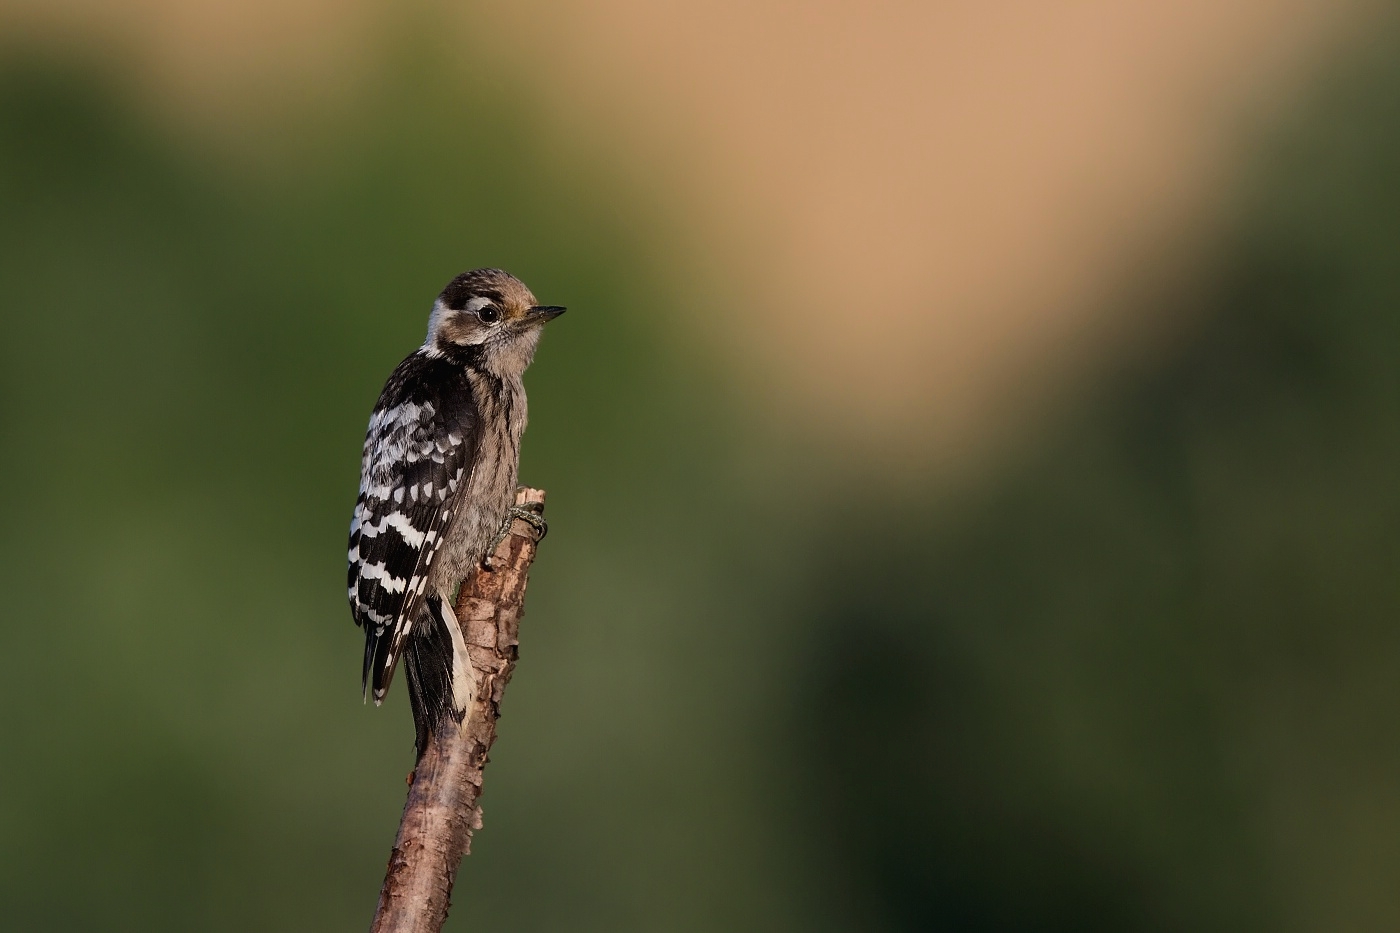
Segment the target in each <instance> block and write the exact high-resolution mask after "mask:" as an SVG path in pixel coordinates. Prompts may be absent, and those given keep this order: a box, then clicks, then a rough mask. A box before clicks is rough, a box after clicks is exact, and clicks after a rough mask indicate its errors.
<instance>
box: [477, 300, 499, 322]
mask: <svg viewBox="0 0 1400 933" xmlns="http://www.w3.org/2000/svg"><path fill="white" fill-rule="evenodd" d="M476 316H477V318H479V319H480V320H481V323H483V324H494V323H496V322H497V321H499V320H500V319H501V312H500V311H497V310H496V309H495V308H494V307H492V306H491V305H487V306H486V307H484V308H480V309H478V310H477V312H476Z"/></svg>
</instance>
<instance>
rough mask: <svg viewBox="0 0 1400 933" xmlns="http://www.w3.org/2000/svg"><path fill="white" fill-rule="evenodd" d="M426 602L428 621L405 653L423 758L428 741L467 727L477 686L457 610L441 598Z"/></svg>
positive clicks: (420, 751) (420, 754) (419, 626)
mask: <svg viewBox="0 0 1400 933" xmlns="http://www.w3.org/2000/svg"><path fill="white" fill-rule="evenodd" d="M424 602H425V603H426V607H427V612H426V613H425V614H424V615H425V618H424V619H423V620H422V621H421V622H420V624H418V625H416V626H414V634H413V637H412V638H410V639H409V642H408V645H407V647H406V648H405V650H404V668H405V670H406V672H407V674H408V699H409V703H410V705H411V706H412V707H413V724H414V726H415V727H416V729H417V743H416V745H417V749H418V755H419V756H420V757H421V756H422V754H423V749H424V748H426V747H427V742H428V736H429V735H431V734H432V733H433V732H435V731H436V730H437V729H438V727H439V726H440V725H441V724H442V723H444V722H446V721H451V722H454V723H460V722H461V721H462V718H463V717H464V716H465V715H466V712H467V707H468V706H469V705H470V703H471V701H472V699H473V698H474V694H475V686H476V672H475V671H474V670H473V668H472V666H471V659H470V658H469V657H468V656H467V645H466V641H465V639H464V638H463V636H462V628H461V626H460V625H459V624H458V622H457V617H456V615H454V614H453V612H452V607H451V606H449V605H448V604H447V603H445V602H443V600H442V599H441V598H440V597H438V596H429V597H427V599H426V600H425V601H424Z"/></svg>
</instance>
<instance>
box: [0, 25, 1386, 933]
mask: <svg viewBox="0 0 1400 933" xmlns="http://www.w3.org/2000/svg"><path fill="white" fill-rule="evenodd" d="M1382 52H1383V53H1384V52H1389V50H1382ZM1393 57H1394V56H1393V54H1376V55H1373V56H1371V57H1369V58H1367V59H1365V61H1366V62H1369V63H1370V64H1366V65H1363V64H1360V63H1357V64H1354V65H1353V67H1352V72H1351V73H1350V74H1349V75H1347V76H1346V77H1345V78H1344V79H1339V80H1337V81H1335V82H1334V84H1333V86H1332V88H1331V89H1330V90H1329V91H1328V93H1327V94H1326V95H1324V96H1323V98H1322V99H1321V100H1320V101H1318V102H1316V103H1315V104H1314V105H1313V108H1312V110H1311V115H1310V116H1309V117H1308V118H1307V119H1306V120H1300V121H1299V122H1298V125H1297V126H1295V127H1294V128H1293V129H1292V130H1290V132H1288V133H1286V134H1280V135H1278V136H1277V137H1276V138H1274V139H1271V140H1270V141H1269V142H1268V144H1267V145H1264V146H1263V147H1261V148H1262V152H1261V155H1260V159H1259V167H1258V170H1257V172H1256V173H1254V174H1253V176H1252V182H1251V187H1250V190H1249V192H1248V193H1247V196H1245V197H1244V198H1243V201H1244V202H1245V204H1246V207H1245V208H1244V209H1242V211H1241V212H1240V218H1241V219H1240V222H1239V223H1238V225H1237V228H1236V229H1235V230H1234V231H1233V233H1232V234H1231V235H1230V237H1229V238H1228V239H1227V241H1226V242H1225V243H1223V244H1221V245H1220V247H1219V248H1218V249H1217V250H1215V258H1214V259H1213V260H1212V264H1211V265H1210V266H1209V268H1206V269H1203V270H1202V271H1201V273H1200V276H1199V278H1198V280H1196V281H1193V282H1191V283H1189V286H1188V284H1183V286H1182V291H1181V295H1180V296H1173V295H1167V296H1164V297H1163V298H1162V300H1163V301H1164V302H1165V303H1166V304H1167V306H1171V304H1172V302H1174V301H1175V302H1179V303H1181V307H1182V312H1181V313H1182V314H1186V313H1189V315H1190V316H1191V317H1192V318H1194V319H1197V320H1199V321H1200V322H1201V324H1200V326H1199V327H1198V328H1197V329H1196V330H1195V331H1194V333H1193V336H1192V337H1191V338H1190V339H1189V340H1186V341H1184V342H1183V343H1181V344H1180V345H1179V346H1178V347H1176V348H1175V349H1174V350H1173V351H1172V352H1171V354H1170V358H1169V359H1166V360H1164V361H1161V362H1159V363H1158V364H1154V365H1153V366H1152V367H1150V368H1148V367H1140V371H1135V372H1126V371H1125V372H1123V373H1120V374H1119V375H1118V376H1117V377H1115V379H1114V381H1113V382H1112V384H1110V385H1106V386H1104V387H1103V388H1102V391H1100V392H1098V393H1095V394H1093V395H1091V396H1090V397H1087V398H1085V399H1084V400H1083V402H1082V404H1081V405H1079V406H1078V407H1077V408H1076V409H1075V410H1074V411H1072V412H1068V413H1066V414H1065V415H1064V417H1063V418H1062V420H1061V421H1060V422H1059V423H1058V424H1057V425H1056V426H1055V429H1054V430H1051V431H1048V432H1045V437H1044V439H1043V440H1040V441H1036V442H1035V443H1034V444H1028V445H1027V446H1025V447H1023V448H1022V449H1021V450H1020V452H1019V454H1018V456H1019V459H1018V461H1017V462H1016V463H1014V464H1011V465H1009V466H1003V467H1002V468H1001V469H1000V470H999V471H998V472H997V473H996V475H995V478H993V479H989V481H988V482H987V484H986V485H985V486H984V488H982V489H980V490H978V491H977V492H976V494H975V495H964V496H961V497H960V498H959V499H958V500H957V501H956V502H954V501H948V500H946V499H943V498H940V497H939V496H937V495H933V494H931V495H930V496H929V499H928V501H926V502H889V501H884V500H882V499H881V498H880V496H879V492H880V489H881V484H880V482H879V480H878V478H874V477H869V478H866V479H865V481H864V482H862V483H859V484H849V485H842V484H838V483H836V482H830V481H828V479H827V478H829V477H831V476H839V475H842V473H841V471H840V469H838V468H835V467H831V468H829V469H828V467H827V466H824V465H823V464H822V463H820V461H819V460H817V459H815V458H811V457H809V458H806V459H803V460H799V459H798V458H797V457H787V456H784V455H782V454H776V453H774V450H773V448H771V447H769V446H765V445H766V444H767V442H765V441H762V440H757V439H755V438H753V437H752V436H751V435H750V433H749V432H751V431H752V426H751V425H749V424H747V422H746V421H745V418H744V415H743V412H742V405H741V404H740V401H739V400H736V399H735V398H734V397H733V395H732V394H731V393H730V392H729V391H728V390H727V389H726V388H725V382H724V375H725V374H724V372H723V370H722V369H721V368H719V366H718V364H717V363H715V362H714V361H712V360H706V359H702V358H700V357H699V356H698V355H697V353H696V351H694V350H693V349H692V348H690V347H688V346H686V345H685V344H684V342H683V341H680V340H677V339H676V336H675V334H676V332H677V330H676V329H675V328H673V327H670V326H668V323H667V319H668V317H669V316H670V315H673V314H674V313H675V311H674V309H676V308H678V307H687V306H688V305H687V301H688V299H687V298H685V297H684V295H682V294H681V293H680V292H681V290H682V289H681V286H680V285H678V284H677V282H676V280H675V278H674V274H675V269H676V268H677V267H679V266H680V265H681V263H679V262H677V261H676V260H675V259H674V257H670V256H667V255H666V244H667V243H670V242H673V241H674V231H672V230H670V229H668V227H667V222H666V220H665V211H666V206H665V205H655V204H650V203H646V202H645V201H644V199H643V196H642V195H641V194H640V193H639V192H638V191H636V190H633V189H631V188H629V187H628V186H627V185H626V184H625V183H624V182H622V181H621V180H619V179H615V178H609V177H607V176H606V174H605V173H602V172H595V171H592V170H581V169H579V168H578V167H577V166H572V165H569V164H566V162H565V161H564V159H563V158H562V157H561V156H560V155H559V154H558V153H555V152H554V151H553V148H552V147H551V145H550V143H549V141H548V140H546V139H543V138H540V137H539V136H538V134H537V131H536V130H534V129H532V124H531V123H530V122H529V115H530V114H531V113H532V112H533V111H532V109H531V102H530V99H529V97H528V95H526V94H525V93H523V92H521V91H519V90H518V89H512V88H510V87H501V86H498V85H486V84H483V85H481V86H473V85H470V84H467V85H465V86H464V85H463V83H462V82H461V81H459V80H457V79H455V78H452V79H449V78H447V77H446V76H445V70H444V69H443V68H442V67H441V66H440V65H437V64H434V60H433V59H432V57H431V56H426V57H425V56H419V57H412V58H411V64H405V63H404V62H400V63H399V64H397V65H394V66H392V67H389V68H386V73H385V75H384V76H383V80H382V81H379V82H376V83H375V91H374V92H373V93H372V94H370V95H368V96H367V98H366V99H365V100H364V101H362V102H361V106H359V107H358V108H357V110H356V113H355V114H354V119H353V121H352V120H345V121H343V122H342V123H336V122H335V121H334V120H331V121H328V123H329V128H325V127H323V128H322V129H321V130H318V131H316V132H310V131H308V133H307V135H306V138H305V141H304V145H303V146H302V147H301V148H300V149H299V150H298V153H297V154H296V155H295V156H289V157H288V158H287V162H286V164H284V165H279V167H278V170H277V171H276V172H268V173H261V174H260V173H257V172H253V173H238V172H233V171H230V170H229V169H228V167H227V166H224V165H219V164H215V162H214V160H211V159H210V158H209V157H208V156H207V154H205V155H201V154H200V150H199V149H198V147H197V146H191V145H188V144H187V143H186V142H185V141H183V140H181V139H179V138H178V137H177V136H175V135H172V133H171V131H169V130H168V129H167V128H162V127H159V126H156V125H154V124H153V123H151V122H150V121H148V120H147V119H145V118H144V117H142V116H141V111H140V110H139V109H137V108H135V107H134V106H132V105H131V103H130V102H129V101H128V100H127V99H126V98H125V97H124V96H123V94H122V92H121V91H120V90H119V89H120V87H121V82H120V81H114V80H112V76H111V75H109V74H107V73H105V72H103V71H101V70H85V69H84V68H82V67H78V66H75V65H73V64H72V63H67V62H64V63H59V64H54V63H52V62H50V63H47V64H45V63H35V62H33V61H30V62H27V63H16V62H12V63H11V65H10V66H9V67H8V69H7V70H5V71H3V72H0V302H3V304H0V310H2V311H3V315H2V316H0V326H3V328H4V341H3V343H0V354H3V365H2V366H0V470H3V475H4V477H5V480H6V482H5V489H6V490H7V491H8V495H7V496H6V501H5V503H4V507H5V512H6V515H7V518H8V527H9V529H10V534H8V535H6V536H5V537H4V539H3V540H0V575H3V576H0V580H2V581H3V583H4V589H5V592H6V596H7V600H6V604H7V611H6V613H5V614H4V616H3V621H0V625H2V626H3V631H4V634H5V639H4V643H5V644H6V646H7V648H8V651H7V655H6V658H7V664H6V667H7V670H6V675H5V677H3V678H0V699H3V700H4V701H5V707H6V709H7V710H8V711H9V712H8V714H7V715H6V716H4V717H3V719H0V743H3V747H4V749H5V754H4V755H3V756H0V789H3V794H0V867H3V871H0V911H3V914H4V916H5V917H6V926H7V928H11V929H24V930H45V929H53V930H67V929H73V930H79V929H136V928H139V929H143V930H162V929H170V930H187V929H201V930H222V929H229V930H232V929H260V930H321V929H324V930H339V929H345V928H352V929H353V928H358V927H360V926H362V925H364V924H367V922H368V918H369V915H370V913H371V911H372V908H373V904H374V900H375V896H376V894H377V891H378V884H379V880H380V878H381V876H382V870H383V865H384V860H385V858H386V857H387V854H388V849H389V844H390V842H391V840H392V836H393V831H394V826H395V824H396V820H397V815H398V810H399V808H400V806H401V804H402V799H403V793H404V787H403V776H404V774H405V772H406V771H407V770H408V768H409V766H410V764H411V760H410V759H411V737H412V729H411V726H410V724H409V722H408V718H407V710H406V704H405V703H403V702H402V697H401V695H400V694H398V693H396V694H395V695H394V696H393V697H392V698H391V702H390V703H389V704H388V705H387V706H386V707H385V708H384V709H381V710H374V709H373V708H368V709H367V708H365V707H363V706H361V704H360V702H359V684H358V670H359V652H360V647H359V645H360V641H359V635H358V633H357V632H356V631H355V630H354V629H353V628H352V627H351V624H350V620H349V613H348V610H347V609H346V608H345V606H344V605H343V595H342V592H343V553H344V535H345V528H346V523H347V521H348V514H349V507H350V504H351V502H352V499H353V492H354V487H355V483H356V472H357V469H358V457H359V447H360V442H361V438H362V432H363V426H364V422H365V419H366V418H367V415H368V411H369V407H370V405H371V404H372V402H373V400H374V397H375V395H376V393H377V391H378V388H379V386H380V384H381V382H382V380H383V378H384V376H385V375H386V374H387V373H388V371H389V370H390V368H391V367H392V366H393V365H394V363H395V362H397V360H398V359H399V358H400V357H401V356H402V355H403V354H404V353H406V352H408V350H409V349H411V348H412V347H413V346H414V345H416V344H417V343H418V342H419V341H420V340H421V329H422V327H423V324H424V321H425V320H426V314H427V309H428V306H429V303H430V302H431V299H432V296H433V295H434V294H435V293H436V292H437V290H438V289H439V288H440V287H441V285H442V283H443V282H445V281H446V280H447V279H448V278H450V276H451V275H453V274H454V273H456V272H458V271H460V270H461V269H463V268H466V267H469V266H476V265H485V264H498V265H502V266H504V267H506V268H508V269H511V270H512V271H514V272H516V273H517V274H519V275H520V276H521V277H522V278H524V279H525V280H526V281H527V282H528V283H530V285H531V286H532V287H533V288H534V290H535V291H536V293H537V294H538V295H540V297H541V298H542V299H543V300H547V301H551V302H556V301H557V302H560V303H564V304H568V305H569V306H570V307H571V308H572V309H574V312H575V313H573V314H570V315H569V316H567V317H565V318H563V319H562V320H561V321H560V322H559V323H558V324H555V325H552V326H551V330H550V333H549V334H548V336H547V337H546V339H545V341H544V345H543V347H542V350H541V353H540V358H539V361H538V363H537V365H536V367H535V368H534V369H532V371H531V373H530V376H529V380H528V381H529V385H530V393H531V408H532V412H533V419H532V427H531V430H530V433H529V435H528V437H527V442H526V450H525V462H524V465H523V474H522V476H523V479H524V480H526V481H528V482H530V483H532V484H534V485H539V486H542V487H544V488H546V489H548V490H549V492H550V506H549V514H550V518H551V523H552V525H553V527H554V529H555V531H554V534H553V535H551V537H550V539H549V542H548V544H547V545H546V547H545V548H544V550H543V552H542V556H541V558H540V561H539V562H538V564H537V572H536V573H535V575H534V579H533V581H532V587H531V593H530V607H529V609H530V614H529V618H528V619H527V621H526V626H525V631H524V633H523V637H524V648H523V661H522V664H521V667H520V669H519V670H518V672H517V675H516V678H515V680H514V682H513V683H512V686H511V690H510V694H509V696H508V699H507V705H506V710H505V712H506V717H505V719H504V720H503V723H502V738H501V741H500V743H499V744H498V745H497V748H496V751H495V755H494V759H495V760H494V762H493V765H492V768H491V770H490V780H489V781H488V784H487V789H486V797H485V798H484V805H485V810H486V828H485V830H484V831H483V832H482V833H480V834H478V838H477V843H476V846H475V853H474V855H473V856H472V858H471V860H470V861H469V862H468V864H467V866H466V868H465V870H464V872H463V875H462V878H461V880H460V882H459V885H458V890H457V897H456V900H457V908H456V911H455V913H454V915H453V918H452V919H451V920H450V921H449V929H468V928H473V927H474V928H478V929H509V930H524V929H532V930H556V929H570V930H584V929H597V930H621V929H637V930H653V929H665V930H716V929H753V930H759V929H761V930H779V929H792V930H823V929H833V930H835V929H861V930H876V929H889V930H958V931H961V930H969V931H974V930H976V931H981V930H985V931H1003V930H1005V931H1010V930H1046V931H1056V930H1144V931H1155V930H1192V931H1198V930H1234V931H1238V930H1255V929H1257V930H1290V929H1292V930H1332V929H1355V930H1363V929H1377V930H1380V929H1392V928H1394V927H1395V926H1396V925H1397V924H1400V904H1397V903H1396V901H1395V898H1394V896H1393V894H1392V893H1391V891H1392V889H1393V882H1392V876H1393V875H1394V872H1395V869H1396V867H1397V865H1400V852H1397V847H1400V842H1397V840H1400V821H1397V817H1396V814H1400V761H1398V760H1397V752H1396V751H1395V748H1396V746H1395V744H1394V742H1393V741H1391V739H1392V738H1393V736H1394V734H1395V731H1396V726H1397V724H1398V723H1397V721H1396V719H1397V710H1400V706H1397V703H1396V696H1395V694H1396V692H1397V689H1400V676H1397V674H1400V627H1397V625H1396V624H1395V622H1396V618H1397V610H1400V575H1398V574H1397V572H1396V571H1397V558H1398V557H1400V532H1398V531H1397V529H1400V484H1397V482H1396V479H1395V477H1396V476H1400V419H1397V416H1398V415H1400V367H1398V366H1397V365H1396V363H1397V355H1400V354H1398V353H1397V351H1400V339H1397V338H1400V332H1398V331H1400V320H1397V315H1396V308H1397V307H1400V271H1397V270H1400V263H1397V262H1396V261H1395V255H1396V251H1395V247H1396V246H1397V245H1400V210H1397V204H1396V202H1397V201H1400V70H1397V67H1396V66H1394V65H1392V64H1390V62H1389V59H1390V58H1393ZM406 61H407V59H406ZM1357 61H1358V62H1360V59H1358V60H1357ZM715 293H718V292H715ZM1203 296H1204V297H1203ZM1188 305H1189V307H1188ZM765 458H766V459H765ZM754 464H758V465H757V466H755V465H754ZM799 474H810V475H802V476H800V481H796V482H794V478H798V477H799ZM810 476H816V477H818V479H816V480H812V479H811V478H810Z"/></svg>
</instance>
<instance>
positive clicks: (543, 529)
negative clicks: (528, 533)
mask: <svg viewBox="0 0 1400 933" xmlns="http://www.w3.org/2000/svg"><path fill="white" fill-rule="evenodd" d="M517 518H518V519H520V520H521V521H522V522H524V523H525V524H527V525H529V526H530V527H531V528H533V529H535V543H536V544H539V543H540V542H541V541H543V540H544V536H545V535H547V534H549V522H547V521H545V520H544V503H543V502H527V503H525V504H524V505H513V506H511V507H510V510H509V511H508V512H506V520H505V521H504V522H502V523H501V530H500V531H498V532H496V538H495V540H494V541H492V542H491V547H490V548H489V549H488V550H487V551H486V559H485V561H484V562H483V563H485V565H486V569H487V570H494V569H495V566H494V565H495V557H496V548H498V547H500V546H501V542H502V541H504V540H505V539H506V536H507V535H509V534H510V527H511V525H513V524H515V520H516V519H517Z"/></svg>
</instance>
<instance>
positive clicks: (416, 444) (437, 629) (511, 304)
mask: <svg viewBox="0 0 1400 933" xmlns="http://www.w3.org/2000/svg"><path fill="white" fill-rule="evenodd" d="M562 313H564V309H563V308H560V307H555V306H553V305H541V304H538V303H536V301H535V296H534V295H532V294H531V293H530V290H529V289H528V288H526V287H525V285H524V283H522V282H521V281H520V280H519V279H517V278H515V277H514V276H513V275H510V274H509V273H507V272H503V271H501V270H500V269H476V270H473V271H471V272H464V273H462V274H461V275H459V276H457V277H456V278H455V279H453V280H452V281H451V282H449V283H448V285H447V287H446V288H444V289H443V290H442V294H441V295H439V296H438V297H437V301H435V302H434V303H433V310H432V314H431V315H430V316H429V318H428V338H427V340H425V341H424V342H423V345H422V346H421V347H419V348H418V349H417V350H415V351H413V353H411V354H409V356H408V358H407V359H405V360H404V361H403V362H402V363H400V364H399V365H398V368H397V369H395V370H394V372H393V374H392V375H390V376H389V381H388V382H387V383H386V384H385V385H384V391H383V392H382V393H380V396H379V401H378V402H377V403H376V404H375V406H374V411H373V413H372V414H371V415H370V419H369V430H368V432H367V433H366V435H365V447H364V460H363V463H362V465H361V470H360V494H359V498H358V499H356V501H355V514H354V517H353V518H352V519H351V521H350V554H349V561H350V574H349V584H350V609H351V611H352V612H353V613H354V616H355V623H356V624H357V625H359V626H360V627H361V628H363V629H364V631H365V661H364V674H363V677H364V690H365V694H366V696H369V695H373V697H374V702H375V705H376V706H377V705H379V704H380V703H382V702H383V700H384V695H385V694H386V693H387V692H388V690H389V682H390V680H391V679H392V678H393V676H394V667H395V665H397V664H398V663H399V660H400V658H402V659H403V664H404V668H405V670H406V672H407V675H408V693H409V700H410V703H411V704H412V707H413V719H414V723H415V724H416V726H417V730H418V751H419V753H420V754H421V753H422V750H423V747H424V743H425V742H426V740H427V736H428V734H429V733H430V732H432V731H433V730H434V729H436V727H437V725H438V723H439V722H441V721H442V719H443V717H446V716H451V717H453V718H454V719H456V720H458V721H460V720H461V718H462V715H463V714H464V712H465V711H466V709H467V706H468V704H469V703H470V702H471V700H472V695H471V693H472V690H473V687H474V684H475V678H474V676H473V674H472V671H471V668H470V664H469V661H468V658H467V650H466V644H465V642H464V640H463V637H462V629H461V626H460V625H458V623H457V619H456V616H455V615H454V614H453V611H452V595H453V592H454V591H455V590H456V589H457V587H458V585H459V584H460V583H461V582H462V580H463V579H464V578H465V577H466V576H467V575H468V573H470V572H471V570H472V569H473V568H474V567H476V566H477V565H478V564H480V563H481V562H482V561H483V560H485V559H486V558H487V557H488V556H489V555H490V554H491V552H492V551H494V550H495V545H496V544H497V543H498V542H499V541H500V540H501V536H502V535H503V534H504V532H505V529H506V528H508V527H509V523H510V522H511V521H512V520H513V519H514V518H515V517H517V514H518V510H516V509H515V507H514V501H515V481H516V472H517V470H518V468H519V465H520V437H521V435H522V434H523V433H524V431H525V386H524V383H523V382H522V377H523V376H524V374H525V369H526V367H528V366H529V365H530V361H531V360H532V359H533V358H534V355H535V347H536V345H537V344H538V343H539V339H540V331H541V330H542V329H543V327H544V325H545V323H546V322H548V321H550V320H552V319H553V318H556V317H558V316H559V315H560V314H562ZM519 517H522V518H526V520H527V521H530V522H531V524H532V525H534V526H535V527H536V529H537V531H538V532H539V533H541V534H542V533H543V531H544V522H543V519H542V518H541V517H540V516H539V515H537V514H534V513H529V512H526V513H525V514H523V515H519Z"/></svg>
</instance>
